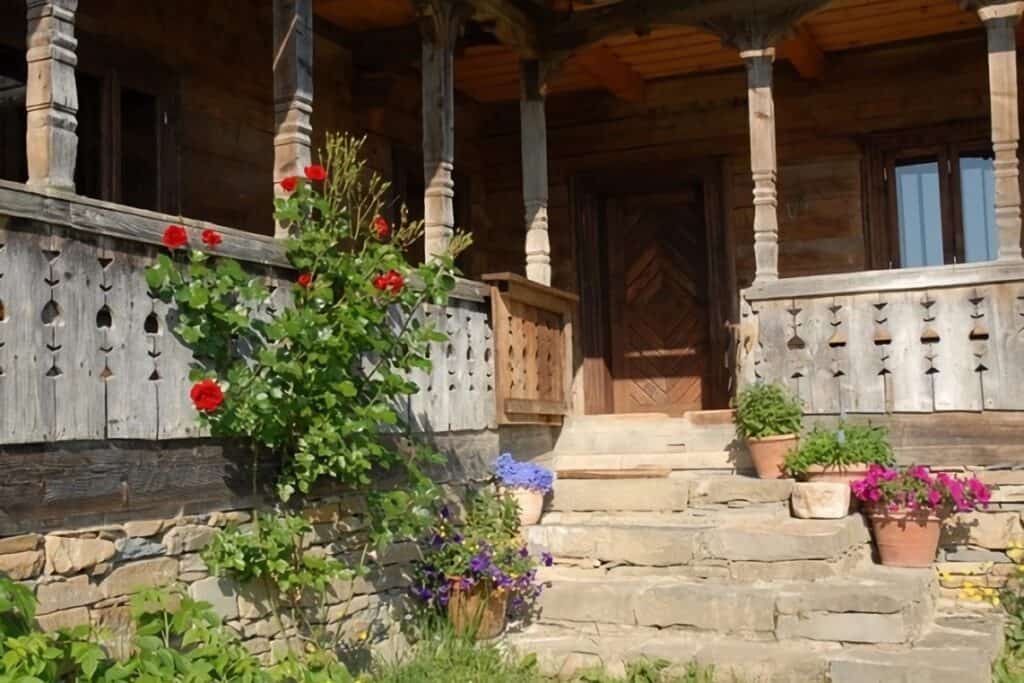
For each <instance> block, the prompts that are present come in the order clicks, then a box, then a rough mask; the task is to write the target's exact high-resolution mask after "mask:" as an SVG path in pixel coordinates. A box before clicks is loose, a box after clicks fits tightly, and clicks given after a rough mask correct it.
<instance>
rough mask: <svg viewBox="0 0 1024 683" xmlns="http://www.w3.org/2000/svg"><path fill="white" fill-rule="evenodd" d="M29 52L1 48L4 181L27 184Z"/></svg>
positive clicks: (0, 153) (0, 152)
mask: <svg viewBox="0 0 1024 683" xmlns="http://www.w3.org/2000/svg"><path fill="white" fill-rule="evenodd" d="M26 70H27V69H26V67H25V51H24V50H14V49H11V48H7V47H2V46H0V178H3V179H4V180H13V181H15V182H19V183H23V182H25V180H26V179H28V167H27V162H26V160H25V81H26Z"/></svg>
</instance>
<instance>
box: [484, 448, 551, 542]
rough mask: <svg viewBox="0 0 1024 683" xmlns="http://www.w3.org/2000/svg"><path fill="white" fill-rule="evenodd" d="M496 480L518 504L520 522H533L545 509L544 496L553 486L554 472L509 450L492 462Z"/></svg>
mask: <svg viewBox="0 0 1024 683" xmlns="http://www.w3.org/2000/svg"><path fill="white" fill-rule="evenodd" d="M494 477H495V479H496V480H497V483H498V484H499V485H500V486H501V487H502V488H503V489H504V490H505V491H507V492H508V493H509V495H511V496H512V497H513V498H514V499H515V501H516V504H517V505H518V506H519V523H520V524H522V525H523V526H527V525H530V524H536V523H537V522H539V521H540V516H541V513H542V512H543V511H544V496H546V495H547V494H548V493H550V492H551V489H552V488H553V487H554V483H555V475H554V473H553V472H552V471H551V470H549V469H548V468H546V467H542V466H540V465H536V464H534V463H532V462H519V461H517V460H516V459H515V458H513V457H512V454H511V453H502V454H501V455H499V456H498V459H497V460H496V461H495V462H494Z"/></svg>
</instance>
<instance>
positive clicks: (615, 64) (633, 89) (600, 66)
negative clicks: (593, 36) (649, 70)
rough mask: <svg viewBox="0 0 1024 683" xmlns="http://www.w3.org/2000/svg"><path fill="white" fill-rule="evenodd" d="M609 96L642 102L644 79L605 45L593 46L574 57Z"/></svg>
mask: <svg viewBox="0 0 1024 683" xmlns="http://www.w3.org/2000/svg"><path fill="white" fill-rule="evenodd" d="M574 59H575V61H576V63H577V64H579V65H580V66H581V67H583V68H584V69H585V70H586V71H587V73H589V74H590V75H591V76H593V77H594V78H596V79H597V80H598V82H600V83H601V85H603V86H604V87H605V89H606V90H607V91H608V92H610V93H611V94H613V95H615V96H616V97H618V98H619V99H621V100H626V101H627V102H642V101H643V99H644V89H645V88H644V79H643V78H642V77H641V76H640V75H639V74H637V73H636V72H635V71H633V67H631V66H630V65H629V64H627V63H626V62H624V61H622V59H620V58H619V56H618V55H617V54H615V53H614V52H612V50H611V48H609V47H608V46H607V45H595V46H594V47H591V48H588V49H585V50H583V51H582V52H580V53H579V54H577V55H576V56H575V57H574Z"/></svg>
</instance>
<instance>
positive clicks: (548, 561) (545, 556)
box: [540, 553, 555, 567]
mask: <svg viewBox="0 0 1024 683" xmlns="http://www.w3.org/2000/svg"><path fill="white" fill-rule="evenodd" d="M540 560H541V562H543V563H544V566H545V567H550V566H551V565H553V564H554V563H555V558H553V557H551V553H541V554H540Z"/></svg>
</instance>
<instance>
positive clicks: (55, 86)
mask: <svg viewBox="0 0 1024 683" xmlns="http://www.w3.org/2000/svg"><path fill="white" fill-rule="evenodd" d="M26 8H27V13H26V17H27V19H28V41H27V42H28V52H27V53H26V60H27V61H28V84H27V87H26V92H25V111H26V114H27V127H28V132H27V134H26V136H25V138H26V151H27V160H28V184H29V185H35V186H48V187H55V188H61V189H66V190H74V189H75V157H76V156H77V154H78V136H77V135H76V134H75V128H77V126H78V121H77V119H76V118H75V114H76V113H77V112H78V91H77V89H76V87H75V66H76V65H77V64H78V56H77V54H76V52H75V50H76V49H77V48H78V41H77V40H76V39H75V11H76V10H77V9H78V0H27V2H26Z"/></svg>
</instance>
